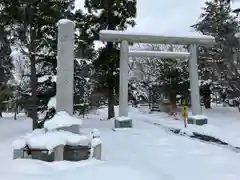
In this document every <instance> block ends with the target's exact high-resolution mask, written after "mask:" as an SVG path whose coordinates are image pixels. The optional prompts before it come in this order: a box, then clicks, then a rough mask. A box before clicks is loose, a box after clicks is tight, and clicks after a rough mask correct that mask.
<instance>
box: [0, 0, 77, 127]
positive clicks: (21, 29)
mask: <svg viewBox="0 0 240 180" xmlns="http://www.w3.org/2000/svg"><path fill="white" fill-rule="evenodd" d="M74 1H75V0H63V1H49V0H42V1H31V2H32V4H26V3H27V2H28V1H23V0H13V1H2V2H1V4H0V6H1V7H3V9H2V11H1V13H0V23H1V25H3V27H5V28H6V29H8V30H9V31H11V33H12V34H13V36H12V39H11V42H12V45H16V43H19V42H20V46H21V50H22V53H23V54H24V55H26V56H27V57H28V59H29V60H30V62H31V66H32V67H31V72H30V74H31V84H32V92H31V98H30V99H29V100H30V103H31V104H32V107H31V108H32V110H33V114H32V116H31V117H32V118H33V120H34V123H33V124H34V125H33V128H36V127H37V125H36V123H37V122H36V120H37V114H36V113H37V112H36V108H37V107H38V109H39V110H44V109H46V108H47V102H48V100H49V99H50V98H51V97H52V96H54V95H55V93H56V84H55V82H54V81H53V78H52V77H54V75H56V66H57V60H56V55H57V26H56V24H57V22H58V21H59V20H60V19H62V18H67V19H70V20H75V19H76V17H75V16H74V14H73V13H72V10H73V9H74ZM9 42H10V41H9ZM35 71H36V72H35ZM34 74H36V78H34ZM43 76H45V77H46V76H47V77H49V78H48V79H47V80H46V81H43V82H42V81H41V82H38V81H37V79H38V78H41V77H43ZM26 104H29V103H26Z"/></svg>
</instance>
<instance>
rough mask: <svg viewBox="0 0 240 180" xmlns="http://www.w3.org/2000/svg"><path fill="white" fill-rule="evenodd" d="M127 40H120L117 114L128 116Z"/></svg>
mask: <svg viewBox="0 0 240 180" xmlns="http://www.w3.org/2000/svg"><path fill="white" fill-rule="evenodd" d="M128 69H129V67H128V42H127V41H122V42H121V49H120V83H119V116H125V117H127V116H128Z"/></svg>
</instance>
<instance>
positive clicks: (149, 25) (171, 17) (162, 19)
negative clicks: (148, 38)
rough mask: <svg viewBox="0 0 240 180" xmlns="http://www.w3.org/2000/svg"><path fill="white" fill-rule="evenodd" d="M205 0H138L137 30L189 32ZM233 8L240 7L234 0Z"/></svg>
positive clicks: (81, 3)
mask: <svg viewBox="0 0 240 180" xmlns="http://www.w3.org/2000/svg"><path fill="white" fill-rule="evenodd" d="M84 1H85V0H76V8H83V7H84ZM204 6H205V0H137V18H136V23H137V25H136V26H135V27H134V28H133V29H131V30H134V31H136V32H148V33H149V32H150V33H160V34H162V33H164V34H165V33H167V34H175V35H178V34H179V35H182V34H184V35H185V34H189V33H190V32H191V31H193V29H191V28H190V26H191V25H192V24H194V23H196V22H197V20H198V18H199V16H200V14H201V13H202V11H203V10H202V8H203V7H204ZM232 7H233V8H237V7H240V0H234V2H233V3H232Z"/></svg>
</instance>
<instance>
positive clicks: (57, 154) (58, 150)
mask: <svg viewBox="0 0 240 180" xmlns="http://www.w3.org/2000/svg"><path fill="white" fill-rule="evenodd" d="M63 160H64V146H63V145H59V146H57V147H55V148H54V161H63Z"/></svg>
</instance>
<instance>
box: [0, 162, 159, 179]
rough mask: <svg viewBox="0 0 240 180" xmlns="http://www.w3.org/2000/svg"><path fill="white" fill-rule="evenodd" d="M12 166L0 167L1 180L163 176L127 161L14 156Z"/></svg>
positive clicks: (147, 177) (150, 177)
mask: <svg viewBox="0 0 240 180" xmlns="http://www.w3.org/2000/svg"><path fill="white" fill-rule="evenodd" d="M10 165H11V166H10V167H11V168H9V167H5V168H3V170H1V180H33V179H36V180H53V179H57V180H66V179H72V180H77V179H79V178H80V179H81V180H94V179H98V180H113V179H115V180H122V179H125V180H146V179H149V180H164V178H163V177H159V176H158V178H157V177H155V176H154V175H153V174H151V173H149V172H147V171H145V170H144V169H143V170H140V169H139V168H133V167H131V166H128V165H126V164H122V165H121V164H117V163H110V162H102V161H98V160H94V159H92V160H86V161H79V162H66V161H59V162H54V163H47V162H41V161H37V160H20V159H19V160H15V161H14V162H13V163H12V164H10Z"/></svg>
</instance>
